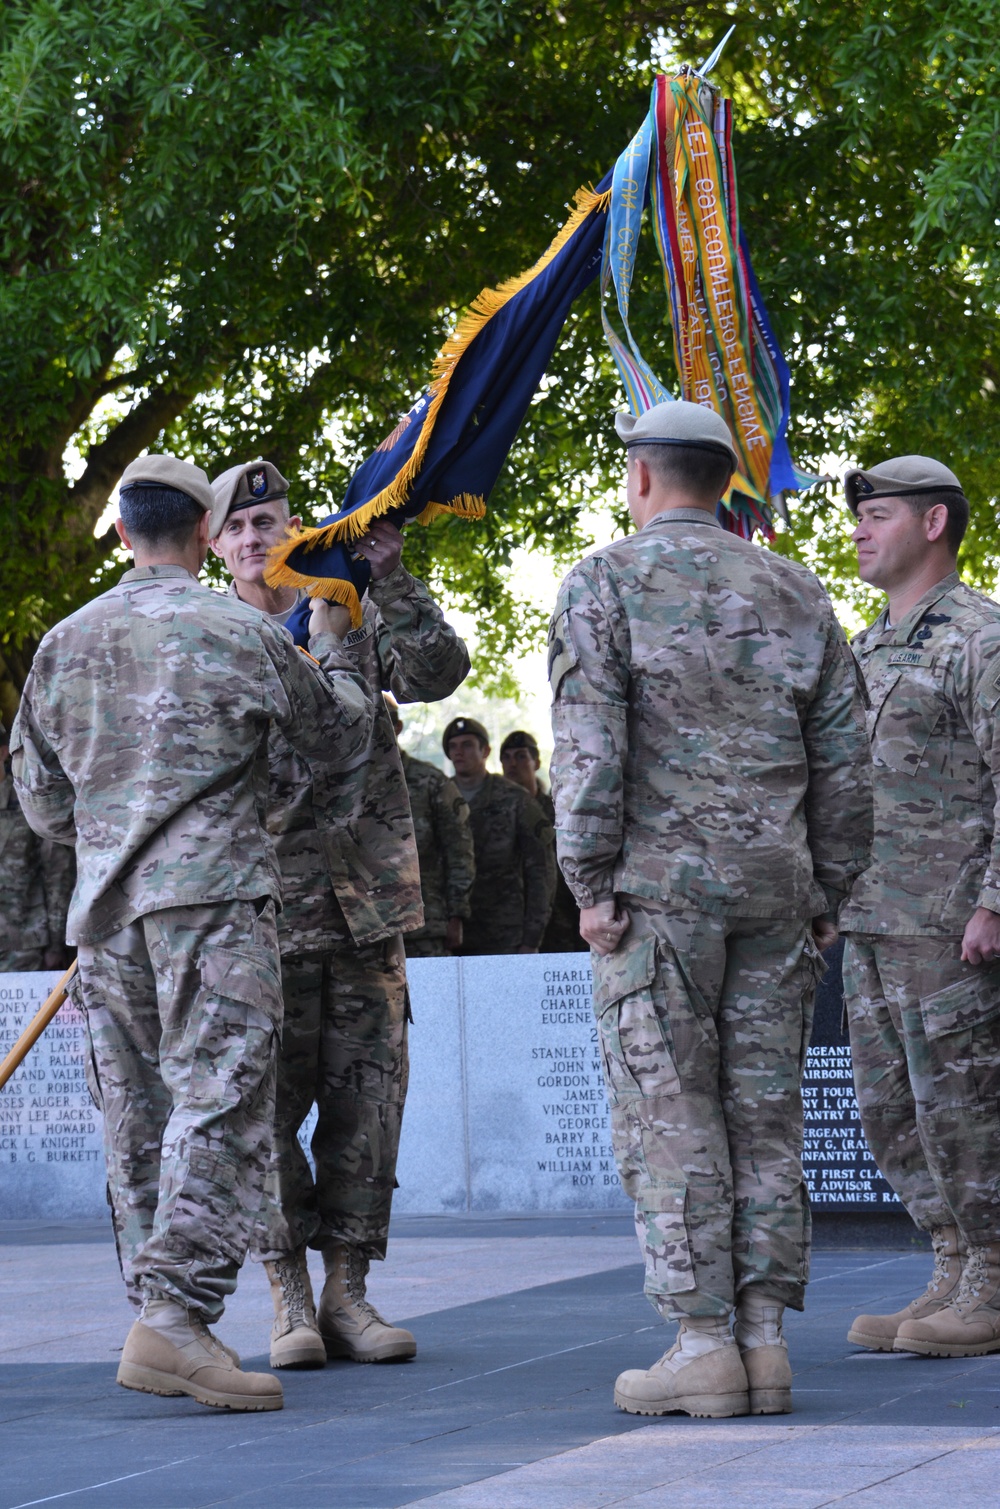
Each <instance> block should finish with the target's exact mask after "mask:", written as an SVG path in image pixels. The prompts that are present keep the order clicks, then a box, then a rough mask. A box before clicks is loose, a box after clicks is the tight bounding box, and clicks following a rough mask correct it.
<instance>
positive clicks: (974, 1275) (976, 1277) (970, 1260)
mask: <svg viewBox="0 0 1000 1509" xmlns="http://www.w3.org/2000/svg"><path fill="white" fill-rule="evenodd" d="M987 1276H988V1275H987V1272H986V1248H985V1247H970V1248H969V1256H968V1257H967V1258H966V1260H965V1267H964V1268H963V1269H962V1277H961V1280H960V1282H959V1285H958V1293H957V1294H956V1295H955V1298H954V1299H953V1300H952V1307H953V1308H954V1309H956V1310H971V1309H975V1308H976V1306H977V1305H978V1304H979V1295H980V1292H981V1290H982V1288H983V1285H984V1284H985V1283H986V1279H987Z"/></svg>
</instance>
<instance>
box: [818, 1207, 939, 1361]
mask: <svg viewBox="0 0 1000 1509" xmlns="http://www.w3.org/2000/svg"><path fill="white" fill-rule="evenodd" d="M931 1246H932V1247H933V1249H934V1272H933V1273H932V1274H931V1277H930V1282H929V1283H928V1285H927V1288H926V1289H925V1290H924V1292H923V1294H919V1295H918V1296H917V1298H916V1299H911V1300H910V1303H909V1304H908V1305H907V1306H906V1309H905V1310H897V1311H896V1312H895V1314H893V1315H859V1316H858V1317H857V1319H856V1320H855V1322H854V1324H853V1325H852V1326H851V1329H850V1330H849V1331H848V1333H847V1339H848V1341H853V1342H854V1344H855V1346H858V1347H868V1349H869V1350H870V1351H872V1352H892V1351H894V1350H895V1346H894V1343H895V1341H896V1336H897V1335H898V1333H899V1328H900V1326H902V1325H905V1324H908V1323H909V1322H910V1321H913V1320H923V1319H925V1318H926V1317H927V1316H928V1315H936V1314H937V1312H938V1310H943V1309H944V1307H945V1305H947V1304H950V1303H951V1301H952V1299H954V1297H955V1296H956V1295H957V1293H958V1286H959V1282H960V1280H961V1277H962V1264H963V1259H964V1254H963V1252H962V1240H961V1238H960V1236H959V1234H958V1227H957V1226H936V1227H935V1228H934V1230H933V1231H932V1232H931Z"/></svg>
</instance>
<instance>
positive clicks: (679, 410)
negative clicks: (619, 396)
mask: <svg viewBox="0 0 1000 1509" xmlns="http://www.w3.org/2000/svg"><path fill="white" fill-rule="evenodd" d="M615 429H616V430H617V431H618V438H619V440H623V441H624V442H625V445H626V446H630V445H682V446H688V447H690V448H691V449H692V450H703V451H720V452H723V453H724V454H725V455H727V456H728V457H729V460H730V463H731V465H732V468H733V471H736V470H737V468H738V467H739V464H740V462H739V457H738V456H737V454H736V447H735V446H734V445H733V437H732V435H731V434H730V432H729V426H728V424H727V423H726V421H725V420H724V419H723V417H722V415H721V414H717V413H716V412H715V410H714V409H709V408H706V407H705V405H704V404H700V403H688V402H687V400H686V399H683V398H678V399H676V400H675V401H672V402H670V403H658V404H654V406H653V407H652V408H651V409H647V410H646V412H645V414H638V415H636V414H626V413H624V412H622V413H619V414H616V415H615Z"/></svg>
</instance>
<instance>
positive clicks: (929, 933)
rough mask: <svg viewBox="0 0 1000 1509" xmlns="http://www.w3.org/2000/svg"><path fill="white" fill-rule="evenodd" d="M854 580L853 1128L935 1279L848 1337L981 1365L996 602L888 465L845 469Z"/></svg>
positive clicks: (918, 479) (999, 789) (916, 487)
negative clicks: (859, 850) (919, 1233)
mask: <svg viewBox="0 0 1000 1509" xmlns="http://www.w3.org/2000/svg"><path fill="white" fill-rule="evenodd" d="M845 489H846V492H847V501H848V505H849V507H850V509H851V512H852V513H853V514H854V515H855V517H856V519H857V528H856V529H855V531H854V534H853V539H854V541H855V543H856V545H857V548H858V574H859V576H860V577H861V579H862V581H865V582H869V583H871V585H872V586H875V587H880V588H881V589H882V590H883V591H884V592H885V593H887V595H888V599H889V601H888V606H887V607H886V609H885V610H884V612H882V613H881V614H880V615H879V617H878V618H877V619H876V620H875V622H874V623H873V624H872V626H871V627H870V628H869V629H865V630H864V631H863V633H861V634H859V635H858V637H857V638H856V639H855V641H854V650H855V654H856V655H857V657H858V659H859V660H860V662H861V667H862V669H863V671H864V674H865V679H866V681H867V683H868V691H869V694H870V697H871V711H870V714H869V726H870V732H871V741H872V755H873V758H874V765H875V844H874V850H873V858H872V865H871V868H870V869H869V870H867V871H866V872H865V874H864V875H862V876H861V878H860V879H859V881H858V883H857V885H856V886H855V887H854V890H853V891H852V893H851V899H850V901H849V902H848V904H847V906H846V907H845V908H844V914H843V918H842V926H843V928H844V930H845V931H846V932H847V934H848V937H847V946H846V948H845V951H844V990H845V995H846V999H847V1013H848V1021H849V1025H850V1033H851V1050H852V1053H853V1057H854V1077H855V1082H856V1085H857V1091H858V1103H859V1105H860V1109H861V1121H862V1125H863V1126H864V1129H865V1135H866V1137H867V1138H868V1141H869V1143H870V1145H871V1150H872V1153H873V1155H874V1158H875V1161H876V1163H877V1164H878V1166H879V1168H880V1169H881V1171H882V1173H883V1174H884V1176H885V1178H886V1179H887V1180H888V1181H889V1183H890V1184H891V1185H892V1187H893V1189H894V1190H895V1191H896V1193H897V1194H898V1196H899V1198H900V1199H901V1200H902V1202H903V1204H904V1205H905V1206H906V1208H907V1210H908V1211H909V1213H910V1215H911V1216H912V1217H913V1219H914V1221H915V1222H916V1224H917V1225H918V1226H919V1227H921V1228H922V1229H923V1230H924V1231H927V1232H929V1233H930V1236H931V1242H932V1244H933V1247H934V1259H935V1260H934V1272H933V1275H932V1277H931V1280H930V1283H929V1284H928V1287H927V1289H926V1290H925V1291H924V1293H923V1294H921V1295H919V1296H918V1297H917V1298H916V1299H914V1300H912V1301H911V1302H910V1304H909V1305H907V1306H906V1308H905V1309H903V1310H899V1311H897V1312H895V1313H894V1314H891V1315H859V1316H858V1317H857V1319H856V1320H855V1321H854V1324H853V1325H852V1327H851V1329H850V1331H849V1333H848V1337H849V1339H850V1340H851V1341H853V1342H857V1343H858V1344H859V1345H860V1346H865V1347H872V1348H874V1349H876V1350H878V1351H883V1352H887V1351H893V1350H895V1351H901V1352H924V1353H930V1354H931V1355H933V1356H945V1357H974V1356H978V1355H980V1354H981V1353H985V1352H998V1351H1000V1201H998V1198H997V1180H998V1177H1000V1113H998V1106H1000V822H998V816H1000V731H998V727H997V718H998V713H1000V606H998V605H997V604H996V603H995V602H993V600H992V599H991V598H988V597H984V596H983V595H982V593H980V592H974V591H973V590H972V589H971V587H966V586H964V585H963V583H962V582H961V581H960V580H959V576H958V571H957V569H956V561H957V557H958V549H959V546H960V544H961V542H962V537H963V535H964V533H965V529H966V525H967V524H968V520H969V505H968V502H967V501H966V498H965V494H964V493H963V491H962V487H961V484H960V482H959V480H958V478H957V477H956V476H955V474H954V472H952V471H949V469H948V468H947V467H946V466H943V465H942V464H941V462H940V461H933V460H931V459H930V458H929V457H927V456H900V457H896V458H895V459H894V460H892V461H883V462H881V463H880V464H879V465H878V466H873V467H871V468H870V470H868V471H860V470H859V471H852V472H848V474H847V476H846V478H845Z"/></svg>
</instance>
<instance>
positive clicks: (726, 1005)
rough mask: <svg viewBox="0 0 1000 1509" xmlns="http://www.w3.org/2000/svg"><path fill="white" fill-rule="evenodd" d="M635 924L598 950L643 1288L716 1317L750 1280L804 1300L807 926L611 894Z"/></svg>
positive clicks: (617, 1132)
mask: <svg viewBox="0 0 1000 1509" xmlns="http://www.w3.org/2000/svg"><path fill="white" fill-rule="evenodd" d="M622 902H623V904H624V906H625V907H626V908H627V909H628V911H629V913H630V914H631V918H632V925H631V927H630V928H629V930H628V932H627V933H626V934H625V937H624V939H623V940H622V942H621V943H620V944H619V946H618V948H617V949H616V950H615V952H614V953H613V954H611V955H609V956H608V957H607V958H604V959H599V958H597V957H596V956H593V964H594V1010H595V1012H596V1014H597V1020H598V1029H599V1030H598V1037H599V1040H600V1045H601V1058H602V1062H603V1065H604V1077H605V1081H606V1084H607V1088H608V1099H609V1101H610V1104H611V1130H612V1139H613V1143H614V1149H615V1158H616V1160H617V1163H618V1171H619V1174H620V1175H621V1180H622V1184H623V1185H624V1187H625V1191H626V1193H627V1194H628V1195H629V1197H630V1198H631V1199H633V1200H634V1201H635V1202H636V1207H635V1224H636V1233H637V1235H638V1238H639V1243H640V1246H641V1247H642V1249H643V1253H644V1256H645V1262H646V1286H645V1287H646V1295H647V1297H648V1298H649V1300H650V1302H651V1304H652V1305H653V1306H654V1308H655V1309H657V1310H658V1311H659V1312H660V1313H661V1314H663V1315H666V1316H668V1317H671V1318H680V1317H682V1316H684V1315H692V1316H725V1315H727V1314H728V1313H729V1311H730V1310H731V1309H732V1307H733V1304H734V1300H735V1296H736V1295H737V1294H738V1292H739V1291H740V1290H741V1289H742V1288H744V1287H745V1286H746V1285H748V1284H755V1285H758V1286H759V1288H760V1290H761V1292H762V1293H764V1294H767V1295H770V1296H773V1297H774V1298H776V1299H779V1300H781V1301H783V1302H784V1303H785V1304H787V1305H791V1306H792V1307H793V1308H794V1309H797V1310H801V1309H802V1306H803V1296H804V1291H805V1284H806V1280H807V1278H808V1274H809V1236H810V1220H809V1198H808V1194H807V1191H806V1188H805V1184H804V1182H803V1176H802V1072H803V1068H804V1066H805V1055H806V1048H807V1047H808V1043H809V1033H810V1027H811V1021H812V1006H813V997H814V994H815V986H816V981H817V978H818V974H819V972H820V970H821V969H822V963H821V961H820V956H819V953H818V951H817V949H816V947H815V945H814V944H813V942H812V938H811V936H810V934H809V932H808V929H807V927H806V925H805V924H804V923H802V922H794V921H760V920H758V919H747V918H736V917H715V916H709V915H708V914H706V913H701V912H691V911H680V910H671V909H668V908H666V907H664V906H662V905H660V906H657V904H656V903H653V902H649V901H642V900H638V899H637V898H635V897H632V896H624V897H622Z"/></svg>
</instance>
